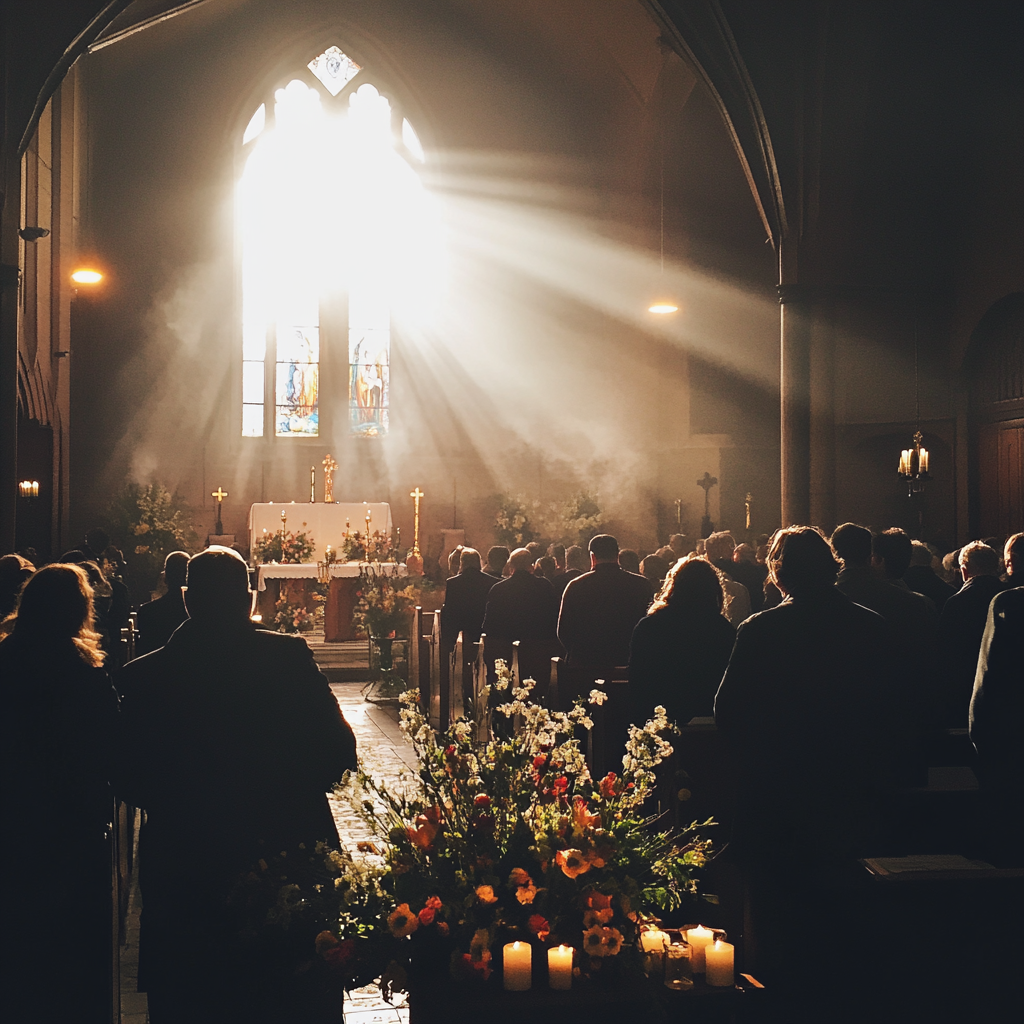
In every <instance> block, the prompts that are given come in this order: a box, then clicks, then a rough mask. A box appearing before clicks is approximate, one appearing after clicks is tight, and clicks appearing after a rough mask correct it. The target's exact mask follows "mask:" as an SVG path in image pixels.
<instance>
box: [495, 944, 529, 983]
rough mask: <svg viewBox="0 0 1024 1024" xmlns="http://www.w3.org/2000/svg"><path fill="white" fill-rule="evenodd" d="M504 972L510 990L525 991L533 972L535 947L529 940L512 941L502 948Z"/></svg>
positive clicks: (502, 967)
mask: <svg viewBox="0 0 1024 1024" xmlns="http://www.w3.org/2000/svg"><path fill="white" fill-rule="evenodd" d="M501 969H502V974H503V975H504V983H505V988H506V990H507V991H509V992H525V991H526V990H527V989H528V988H529V987H530V981H531V975H532V974H533V947H532V946H531V945H530V944H529V943H528V942H510V943H508V944H507V945H506V946H505V947H504V949H503V950H502V960H501Z"/></svg>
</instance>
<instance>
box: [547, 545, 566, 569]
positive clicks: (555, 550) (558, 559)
mask: <svg viewBox="0 0 1024 1024" xmlns="http://www.w3.org/2000/svg"><path fill="white" fill-rule="evenodd" d="M549 550H550V552H551V557H552V558H553V559H554V560H555V565H557V566H558V568H559V571H564V570H565V545H564V544H552V545H551V547H550V548H549Z"/></svg>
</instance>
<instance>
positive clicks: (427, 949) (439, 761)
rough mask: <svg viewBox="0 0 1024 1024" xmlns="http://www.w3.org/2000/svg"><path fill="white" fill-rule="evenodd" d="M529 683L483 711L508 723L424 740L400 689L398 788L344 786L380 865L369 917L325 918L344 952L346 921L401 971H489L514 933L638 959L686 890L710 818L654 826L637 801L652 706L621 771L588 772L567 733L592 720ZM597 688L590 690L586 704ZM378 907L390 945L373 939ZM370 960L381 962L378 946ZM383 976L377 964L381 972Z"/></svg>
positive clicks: (592, 967)
mask: <svg viewBox="0 0 1024 1024" xmlns="http://www.w3.org/2000/svg"><path fill="white" fill-rule="evenodd" d="M497 674H498V679H497V683H496V688H497V689H498V690H499V691H502V690H509V687H510V685H511V681H510V673H509V671H508V669H507V667H506V666H505V665H504V664H503V663H502V662H498V663H497ZM532 686H533V682H532V680H527V681H525V682H524V684H523V686H522V687H520V688H515V689H512V690H511V692H510V694H509V696H510V697H511V700H509V701H508V702H506V703H504V704H500V705H499V706H498V707H497V708H496V711H497V712H498V713H499V714H502V715H504V716H506V717H507V718H508V719H510V720H513V719H515V720H517V721H520V722H521V723H522V727H521V729H520V730H519V731H518V732H517V733H516V734H515V735H513V736H511V737H510V738H501V739H499V738H496V737H493V736H492V737H491V738H490V739H489V740H488V741H487V742H486V743H484V744H482V745H475V744H474V742H473V736H474V734H475V731H476V730H475V726H474V724H473V723H472V722H471V721H466V720H460V721H458V722H456V723H455V724H454V725H453V726H451V727H450V728H449V729H448V730H447V732H446V733H445V734H444V735H443V737H442V738H440V739H438V738H437V737H436V736H435V734H434V732H433V730H432V729H431V728H430V726H429V725H428V723H427V722H426V720H425V719H424V718H423V716H422V714H421V712H420V710H419V703H418V701H419V694H418V692H417V691H415V690H411V691H409V692H407V693H405V694H403V695H402V705H403V708H402V711H401V725H402V728H403V730H404V731H405V733H406V734H407V735H408V736H409V737H410V739H411V741H412V743H413V746H414V748H415V752H416V756H417V759H418V762H419V771H418V774H417V776H416V777H415V779H414V780H412V785H411V786H410V787H407V792H404V793H403V792H396V791H394V788H385V787H383V786H382V785H380V784H378V783H377V782H376V781H375V780H374V779H372V778H371V777H370V776H368V775H367V774H365V773H363V772H360V773H359V774H358V776H357V781H358V786H353V785H352V783H351V781H350V783H349V790H348V795H349V797H350V799H351V800H352V802H353V804H354V805H355V806H356V808H357V809H358V810H359V812H360V813H361V814H362V816H363V817H364V819H365V820H366V821H367V822H368V824H369V825H370V826H371V828H372V829H373V831H374V833H375V835H376V837H377V839H378V842H379V853H380V864H379V868H380V870H379V871H378V872H377V873H375V874H365V873H364V874H363V875H362V876H361V878H360V883H359V884H361V885H369V886H370V888H371V890H372V894H370V895H366V896H363V897H360V899H361V901H362V902H360V903H359V905H360V906H361V907H363V908H366V909H367V911H368V912H370V913H371V918H370V919H369V920H367V919H365V918H363V917H361V916H360V915H359V914H357V913H354V912H352V913H349V915H348V917H347V918H346V919H345V920H341V921H339V924H338V926H337V927H336V928H335V929H333V930H332V936H333V938H334V939H335V940H336V941H337V942H338V943H345V942H347V941H349V940H352V941H353V943H354V949H356V950H358V949H359V948H360V936H361V935H363V934H365V932H360V931H359V929H360V928H363V929H371V930H374V932H373V934H374V935H375V938H376V940H377V941H378V946H377V947H376V948H377V949H378V951H379V952H380V953H382V954H383V955H384V956H386V957H388V958H390V961H394V963H395V964H397V965H399V967H400V968H401V969H404V968H405V967H408V966H411V967H413V968H415V967H416V964H417V961H419V962H421V963H422V962H428V963H433V964H438V962H439V961H440V960H443V961H444V962H445V963H446V964H447V967H448V969H449V970H450V973H451V974H452V976H453V977H455V978H456V979H461V980H463V981H474V980H475V981H480V982H485V981H487V979H488V978H489V977H490V976H491V973H492V971H493V970H494V969H495V967H496V966H497V965H496V963H495V962H494V955H495V951H496V950H498V949H500V947H501V945H502V944H503V943H504V942H506V941H511V940H512V939H520V940H523V941H528V942H530V943H532V944H534V945H537V946H540V947H543V946H553V945H558V944H559V943H565V944H567V945H571V946H574V947H575V948H576V949H577V951H578V952H577V967H578V968H579V970H580V972H581V973H582V974H584V975H587V976H595V975H598V974H600V975H606V976H607V975H615V974H629V973H630V972H637V973H638V972H639V970H640V965H639V954H638V952H637V950H636V949H635V947H634V946H633V941H634V940H635V938H636V935H637V932H638V930H640V929H642V927H643V926H644V924H645V922H647V921H650V920H652V919H653V916H654V915H655V914H657V913H660V912H666V911H671V910H675V909H677V908H678V907H680V906H681V905H682V903H683V901H684V900H685V899H687V898H688V897H690V896H692V895H693V894H695V893H696V889H697V881H696V872H697V871H698V869H699V868H700V867H701V866H702V865H703V864H704V863H705V861H706V859H707V856H708V852H709V849H710V843H709V842H708V841H707V840H706V839H704V838H702V837H701V836H700V835H699V833H698V829H699V828H702V827H705V826H709V825H711V824H713V823H712V822H711V821H707V822H705V823H704V824H703V826H699V825H697V824H696V823H694V824H693V825H691V826H689V827H688V828H686V829H683V830H664V829H659V828H657V826H656V823H655V820H654V819H652V818H650V817H647V816H646V815H645V813H644V810H643V806H644V802H645V800H646V799H647V797H648V796H649V795H650V794H651V793H652V792H653V789H654V785H655V768H656V767H657V765H658V764H659V763H660V762H661V761H662V760H664V758H665V757H667V756H668V755H669V754H670V753H671V749H672V748H671V746H670V745H669V744H668V743H667V742H666V740H665V739H663V734H665V733H667V732H669V731H670V730H671V726H670V725H669V723H668V721H667V719H666V717H665V711H664V709H663V708H656V709H655V713H654V716H653V717H652V719H651V720H650V721H649V722H647V723H646V724H645V725H644V726H643V727H637V726H632V727H631V728H630V731H629V741H628V744H627V748H626V754H625V757H624V758H623V770H622V773H621V774H615V773H609V774H608V775H607V776H605V778H603V779H600V780H597V781H595V780H593V779H591V777H590V775H589V772H588V770H587V766H586V763H585V761H584V758H583V755H582V753H581V751H580V749H579V743H578V741H577V740H576V739H575V736H574V733H575V730H576V728H577V727H578V726H583V727H589V726H591V725H592V722H591V720H590V718H589V712H588V707H587V706H586V705H585V704H584V703H583V702H582V701H578V702H577V704H576V705H575V707H574V708H573V709H572V710H571V711H570V712H568V713H560V712H554V711H549V710H547V709H545V708H543V707H541V706H539V705H537V704H534V703H532V702H531V701H530V699H529V696H530V690H531V688H532ZM604 699H605V694H604V693H603V692H602V691H600V690H594V691H592V692H591V695H590V698H589V703H590V704H599V703H602V702H603V700H604ZM382 919H383V921H384V922H385V923H386V927H387V930H388V933H389V934H390V936H391V938H392V940H393V944H392V945H391V946H390V947H387V946H386V945H380V944H379V939H380V928H381V921H382ZM330 948H332V949H333V948H334V947H333V946H332V947H330ZM367 948H369V947H367ZM378 966H379V967H380V969H381V971H384V969H385V966H386V964H385V961H384V959H383V958H382V959H381V960H380V961H378ZM397 973H398V974H401V970H398V971H397ZM395 974H396V970H395V969H394V968H392V969H391V970H389V971H387V972H386V980H387V982H388V983H389V984H390V983H391V980H392V979H393V978H394V976H395Z"/></svg>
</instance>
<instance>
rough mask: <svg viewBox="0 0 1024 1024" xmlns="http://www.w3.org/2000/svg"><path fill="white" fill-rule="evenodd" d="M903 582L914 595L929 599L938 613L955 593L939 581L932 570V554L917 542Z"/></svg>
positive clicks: (953, 589)
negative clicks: (921, 595)
mask: <svg viewBox="0 0 1024 1024" xmlns="http://www.w3.org/2000/svg"><path fill="white" fill-rule="evenodd" d="M903 582H904V583H906V585H907V586H908V587H910V589H911V590H912V591H914V593H915V594H923V595H924V596H925V597H928V598H931V600H932V602H933V603H934V605H935V609H936V611H938V612H941V611H942V608H943V605H945V603H946V602H947V601H948V600H949V599H950V598H951V597H952V596H953V595H954V594H955V593H956V587H951V586H950V585H949V584H948V583H947V582H946V581H945V580H942V579H939V577H938V575H937V574H936V572H935V570H934V569H933V568H932V553H931V551H929V550H928V548H927V546H926V545H924V544H922V543H921V542H920V541H919V540H915V541H914V550H913V552H912V553H911V556H910V568H909V569H907V571H906V572H905V573H904V574H903Z"/></svg>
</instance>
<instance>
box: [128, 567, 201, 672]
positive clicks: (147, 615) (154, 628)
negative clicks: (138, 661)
mask: <svg viewBox="0 0 1024 1024" xmlns="http://www.w3.org/2000/svg"><path fill="white" fill-rule="evenodd" d="M188 559H189V556H188V555H187V554H186V553H185V552H184V551H172V552H171V553H170V554H169V555H168V556H167V557H166V558H165V559H164V573H163V576H164V583H165V584H166V586H167V593H166V594H164V596H163V597H158V598H157V599H156V600H155V601H149V602H147V603H146V604H144V605H143V606H142V607H141V608H140V609H139V641H138V645H137V652H138V654H140V655H142V654H149V653H150V651H155V650H156V649H157V648H158V647H163V645H164V644H165V643H167V641H168V640H170V638H171V634H172V633H173V632H174V631H175V630H176V629H177V628H178V627H179V626H180V625H181V624H182V623H183V622H184V621H185V620H186V619H187V618H188V612H187V611H185V600H184V598H183V597H182V594H181V588H182V587H183V586H185V574H186V572H187V571H188Z"/></svg>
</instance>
